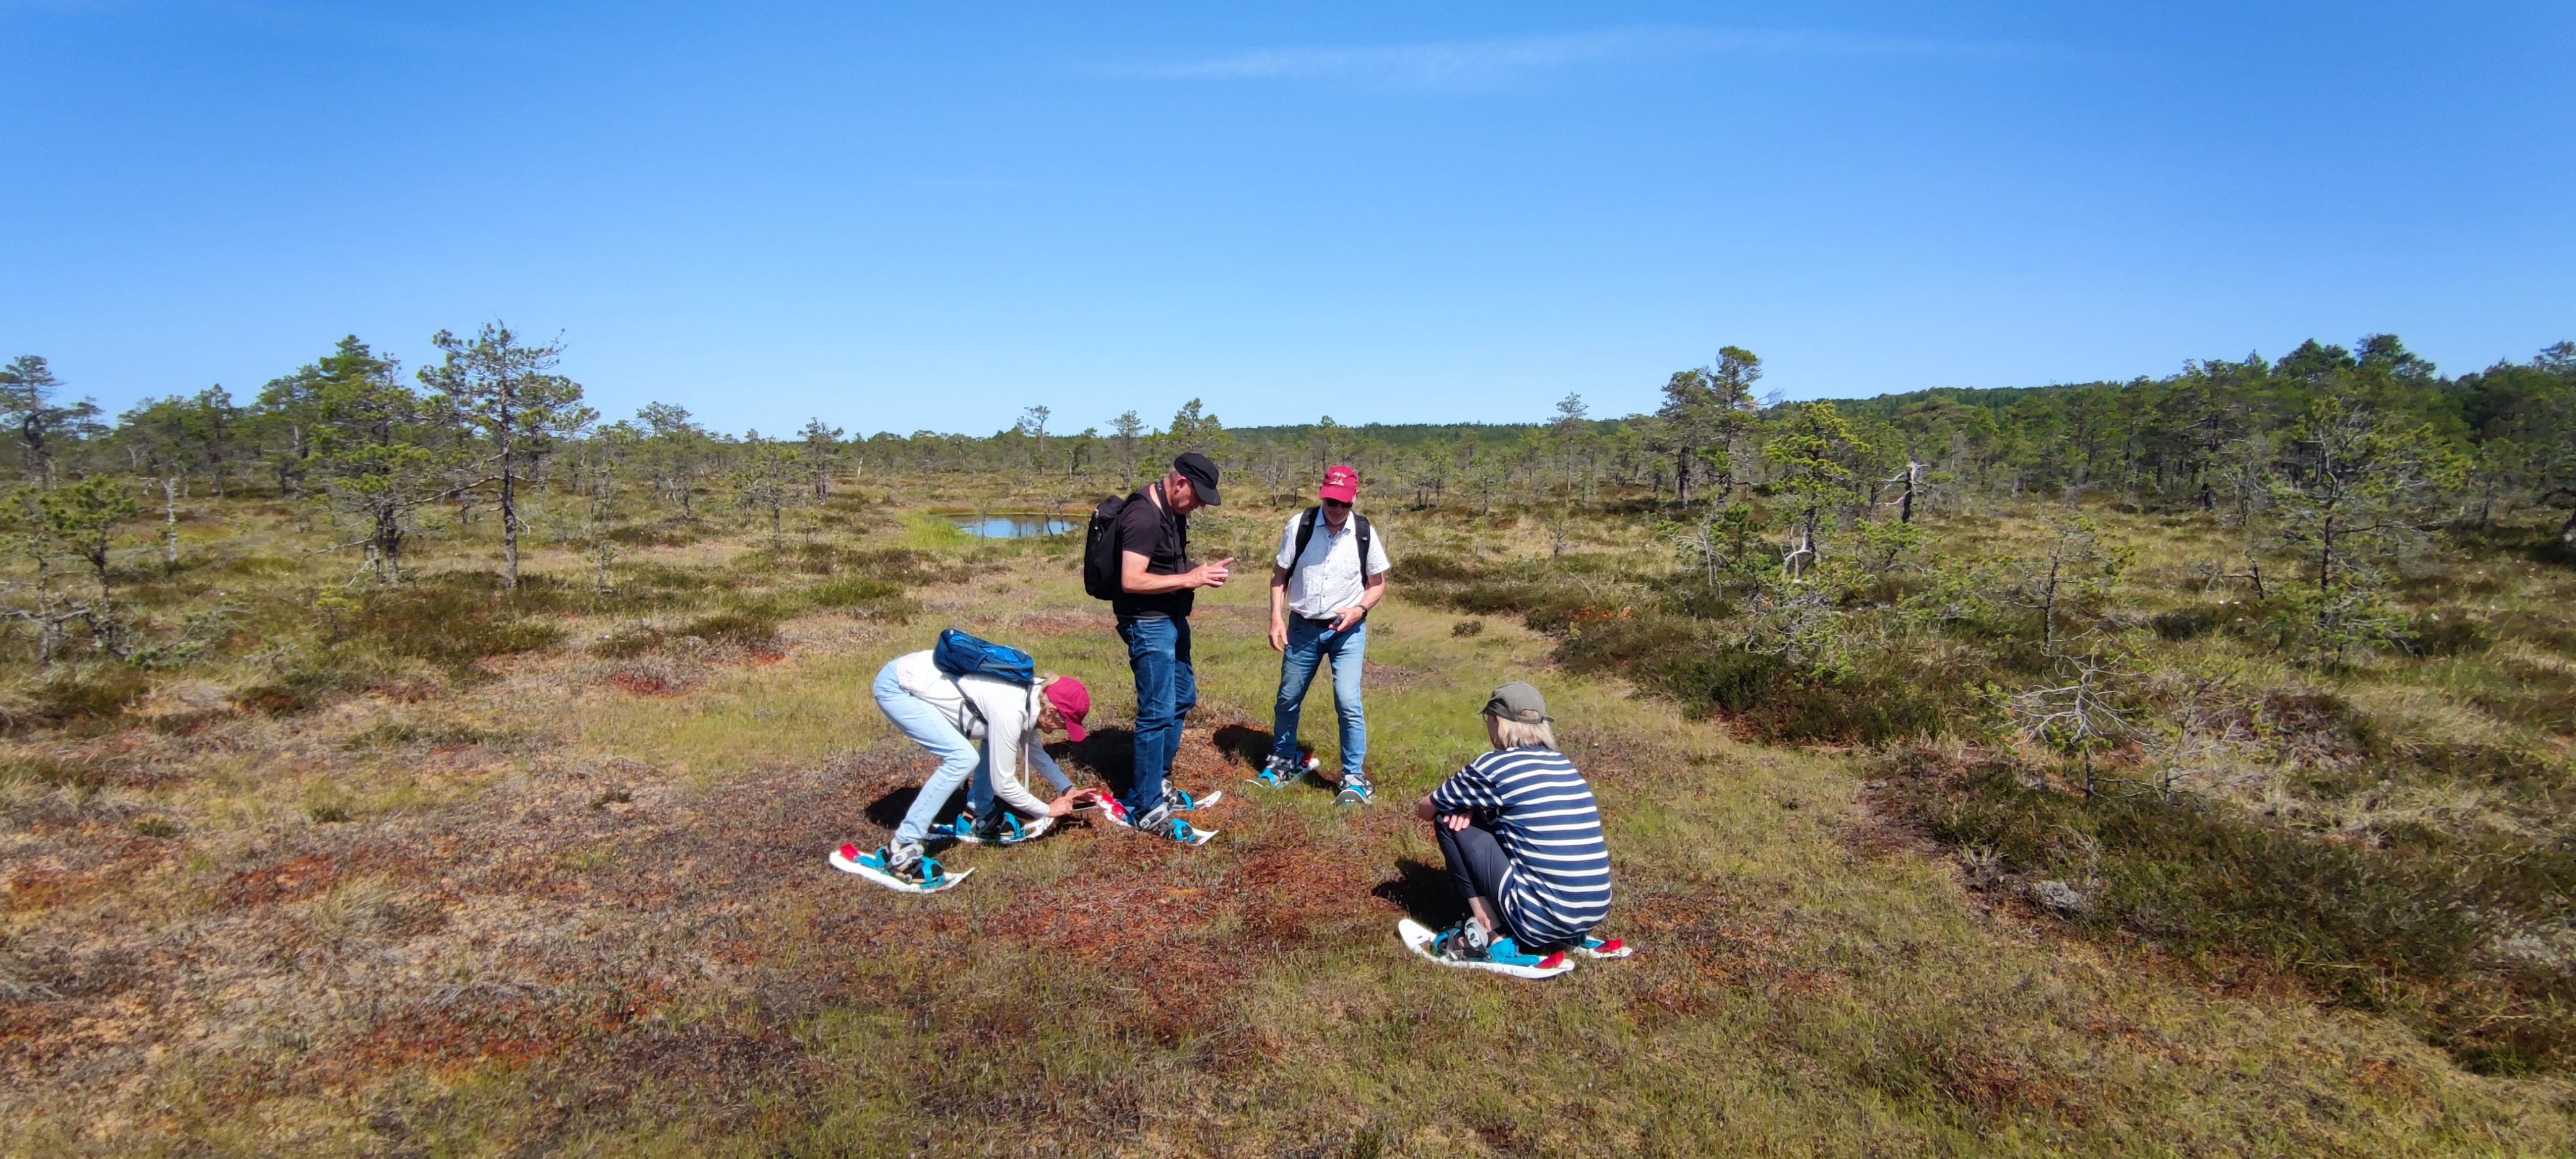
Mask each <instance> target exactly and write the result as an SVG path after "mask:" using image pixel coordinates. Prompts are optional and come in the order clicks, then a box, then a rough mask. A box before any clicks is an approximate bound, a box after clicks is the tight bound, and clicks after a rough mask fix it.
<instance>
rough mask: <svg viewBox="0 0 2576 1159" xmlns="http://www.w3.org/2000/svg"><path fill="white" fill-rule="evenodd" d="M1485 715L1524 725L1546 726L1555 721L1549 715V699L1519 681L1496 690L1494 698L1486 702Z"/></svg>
mask: <svg viewBox="0 0 2576 1159" xmlns="http://www.w3.org/2000/svg"><path fill="white" fill-rule="evenodd" d="M1485 715H1487V716H1499V717H1501V718H1503V719H1504V720H1517V721H1519V722H1521V723H1522V724H1545V723H1547V722H1548V721H1550V720H1553V719H1555V718H1554V717H1551V716H1549V715H1548V714H1547V698H1546V697H1544V696H1541V695H1539V694H1538V689H1535V688H1532V687H1530V686H1529V685H1526V684H1523V683H1521V682H1520V681H1518V680H1515V681H1512V682H1511V683H1509V684H1506V685H1504V686H1502V687H1500V688H1497V689H1495V690H1494V698H1493V699H1492V700H1488V701H1486V702H1485Z"/></svg>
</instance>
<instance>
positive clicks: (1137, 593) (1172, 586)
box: [1109, 451, 1234, 845]
mask: <svg viewBox="0 0 2576 1159" xmlns="http://www.w3.org/2000/svg"><path fill="white" fill-rule="evenodd" d="M1216 505H1217V494H1216V464H1215V463H1213V462H1210V461H1209V459H1208V457H1207V456H1205V455H1202V454H1200V453H1198V452H1196V451H1191V452H1189V453H1188V454H1185V455H1182V456H1181V457H1180V458H1177V459H1174V460H1172V469H1171V470H1170V471H1169V472H1167V473H1166V474H1164V476H1163V478H1162V481H1161V482H1158V483H1155V484H1154V485H1153V486H1150V487H1147V488H1145V489H1144V490H1142V491H1139V492H1137V493H1135V494H1134V495H1131V496H1129V497H1128V499H1127V506H1126V508H1125V509H1123V510H1121V511H1120V512H1119V513H1118V521H1117V526H1116V532H1115V534H1116V535H1117V544H1118V551H1119V561H1118V562H1119V593H1118V595H1117V597H1116V598H1114V599H1112V600H1110V602H1109V606H1110V610H1112V611H1114V612H1116V613H1117V614H1118V638H1119V639H1121V640H1124V641H1126V643H1127V666H1128V668H1129V669H1130V670H1131V671H1133V672H1134V673H1135V676H1136V783H1135V785H1134V786H1133V787H1132V788H1130V789H1129V790H1128V793H1127V797H1126V799H1125V800H1123V801H1121V802H1120V804H1122V805H1124V806H1126V814H1127V821H1128V823H1129V824H1130V825H1133V826H1135V827H1136V829H1137V830H1138V831H1140V832H1145V833H1151V834H1154V835H1155V836H1158V837H1165V838H1169V839H1171V840H1174V841H1179V842H1182V843H1184V844H1192V845H1195V844H1197V843H1198V842H1200V841H1201V840H1203V838H1202V837H1200V835H1199V834H1198V832H1197V831H1196V830H1194V829H1192V828H1190V823H1189V822H1187V821H1184V820H1181V819H1180V818H1179V817H1177V816H1174V815H1173V814H1175V813H1181V812H1186V811H1188V810H1189V808H1190V805H1191V802H1190V801H1189V799H1188V797H1187V795H1186V794H1179V793H1172V792H1168V791H1167V789H1168V785H1167V784H1166V778H1167V777H1168V776H1169V775H1170V773H1171V771H1172V757H1173V755H1174V754H1176V753H1178V752H1179V751H1180V748H1181V721H1182V719H1183V718H1184V717H1187V716H1188V715H1189V712H1190V709H1191V708H1193V707H1195V706H1197V704H1198V702H1199V686H1198V676H1197V674H1196V673H1195V672H1194V671H1192V669H1191V667H1190V604H1191V603H1192V601H1193V600H1194V599H1195V598H1196V594H1197V591H1198V589H1200V588H1213V587H1223V586H1225V581H1226V576H1227V574H1228V572H1229V571H1230V569H1232V567H1233V566H1234V560H1233V559H1232V558H1231V557H1228V558H1226V559H1221V560H1218V561H1216V562H1215V563H1204V564H1196V565H1193V564H1191V563H1190V560H1189V551H1190V512H1192V511H1195V510H1198V509H1199V508H1201V507H1214V506H1216Z"/></svg>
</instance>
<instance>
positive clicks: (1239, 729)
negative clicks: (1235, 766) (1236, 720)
mask: <svg viewBox="0 0 2576 1159" xmlns="http://www.w3.org/2000/svg"><path fill="white" fill-rule="evenodd" d="M1213 739H1214V740H1215V741H1216V751H1217V752H1219V753H1222V754H1224V755H1225V757H1226V759H1228V760H1231V761H1236V762H1240V763H1241V764H1242V765H1243V766H1244V767H1245V768H1251V769H1258V768H1260V767H1261V766H1263V765H1265V764H1268V763H1269V762H1270V746H1271V745H1272V744H1273V743H1275V738H1273V737H1272V736H1271V735H1270V730H1268V729H1261V728H1254V727H1252V726H1251V725H1248V724H1229V725H1227V726H1225V727H1224V728H1220V729H1218V730H1216V736H1215V737H1214V738H1213Z"/></svg>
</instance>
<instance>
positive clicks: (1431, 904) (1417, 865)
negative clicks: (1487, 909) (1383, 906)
mask: <svg viewBox="0 0 2576 1159" xmlns="http://www.w3.org/2000/svg"><path fill="white" fill-rule="evenodd" d="M1369 894H1370V895H1371V896H1373V897H1378V898H1381V899H1384V900H1386V901H1390V902H1394V903H1395V904H1397V905H1399V906H1402V907H1404V914H1405V916H1406V917H1409V918H1412V919H1413V920H1415V921H1417V922H1421V923H1422V924H1423V925H1426V926H1429V927H1431V928H1432V929H1435V930H1439V929H1447V928H1448V927H1449V926H1450V925H1451V924H1452V923H1454V922H1457V921H1458V920H1459V919H1461V918H1464V917H1466V916H1467V907H1466V906H1464V905H1461V904H1459V902H1458V893H1457V890H1456V889H1455V888H1453V887H1452V885H1451V883H1450V881H1449V872H1448V871H1447V870H1444V869H1442V868H1440V867H1439V866H1436V865H1430V864H1426V863H1424V862H1420V861H1416V860H1414V859H1412V858H1410V857H1399V858H1397V859H1396V860H1395V879H1394V880H1392V881H1383V882H1379V883H1378V886H1377V888H1375V889H1372V890H1370V891H1369Z"/></svg>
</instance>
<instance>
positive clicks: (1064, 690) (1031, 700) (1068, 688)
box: [831, 629, 1092, 893]
mask: <svg viewBox="0 0 2576 1159" xmlns="http://www.w3.org/2000/svg"><path fill="white" fill-rule="evenodd" d="M951 632H952V633H954V629H951ZM955 635H957V636H958V637H960V638H962V639H964V640H966V641H968V642H970V643H971V644H973V645H976V646H978V647H979V648H988V649H992V650H993V652H995V653H999V654H1007V657H1006V658H1007V659H1012V660H1016V661H1017V662H1018V663H1019V664H1020V665H1022V666H1024V667H1023V668H1022V671H1025V673H1026V675H1027V677H1028V679H1027V680H1026V682H1020V681H1017V680H1014V679H1012V678H1011V677H1012V676H1014V675H1016V674H1017V673H1015V672H1014V670H1013V668H1012V667H1011V665H1010V664H1008V663H1003V664H996V665H993V666H992V667H991V669H990V670H983V671H978V670H969V671H963V673H962V674H952V672H951V671H949V670H948V669H947V668H943V667H942V665H941V664H940V663H939V662H938V661H937V659H935V657H934V652H936V651H937V650H934V649H925V650H923V651H920V652H914V653H911V654H910V655H905V656H898V657H896V658H895V659H894V660H893V661H892V662H890V663H888V664H887V665H886V666H885V667H884V668H883V669H882V670H880V671H879V672H878V673H877V682H876V687H875V693H876V700H877V707H878V708H879V709H881V710H883V711H884V712H885V715H886V719H887V720H889V721H892V722H894V726H895V727H896V728H898V729H900V730H902V731H903V734H904V735H905V736H907V737H910V738H912V742H913V743H914V744H917V745H920V746H921V747H923V748H925V749H928V750H929V751H930V752H931V754H932V755H934V756H937V757H938V758H940V765H939V770H938V771H937V772H934V773H932V774H931V775H930V779H929V780H928V781H925V782H923V784H922V786H921V795H920V796H919V797H916V798H915V799H914V800H913V803H912V809H911V811H910V812H908V813H906V814H905V815H904V818H903V823H902V824H900V825H897V826H896V827H895V831H894V835H893V836H892V837H891V838H890V839H888V840H887V842H886V844H885V847H884V848H882V849H879V850H877V851H876V852H874V853H862V852H860V851H859V848H858V847H857V846H856V845H843V846H842V847H841V848H840V849H839V850H838V851H837V852H835V853H834V854H833V856H832V859H831V860H832V865H833V867H834V868H837V869H841V870H844V871H846V872H850V873H855V874H858V875H860V876H862V877H865V878H868V879H869V880H871V881H874V882H876V883H877V884H879V885H884V886H886V887H888V888H891V889H898V890H904V891H907V892H916V893H932V892H936V891H938V890H942V889H946V888H948V887H949V886H950V885H954V884H956V883H957V882H958V881H961V880H963V879H964V878H965V876H966V874H965V873H957V874H951V873H947V872H945V871H943V870H942V869H941V868H940V865H939V863H938V862H936V861H933V860H931V859H930V858H929V857H927V856H925V851H924V848H923V844H924V842H925V841H930V840H943V839H954V840H956V841H959V842H964V843H969V844H986V843H990V844H995V845H1012V844H1016V843H1018V842H1021V841H1026V840H1029V839H1030V838H1033V837H1036V836H1038V835H1039V834H1041V833H1044V832H1046V831H1047V828H1048V827H1049V826H1051V825H1053V824H1054V823H1055V821H1056V819H1057V818H1060V817H1064V816H1066V815H1068V814H1070V813H1072V812H1073V811H1074V810H1075V809H1078V808H1081V807H1083V806H1084V805H1086V804H1088V803H1089V801H1090V798H1091V796H1092V791H1091V790H1087V789H1075V788H1074V787H1073V781H1072V779H1071V778H1069V777H1067V776H1065V774H1064V770H1063V769H1062V768H1061V767H1059V766H1057V764H1056V763H1055V760H1054V758H1052V757H1049V756H1048V755H1047V752H1046V743H1047V741H1048V740H1049V739H1050V738H1053V737H1058V736H1061V737H1063V738H1064V739H1067V740H1071V741H1075V742H1079V741H1081V740H1082V738H1083V735H1084V729H1083V726H1082V719H1083V717H1084V716H1086V715H1088V714H1089V713H1090V711H1091V692H1090V690H1089V689H1088V688H1085V687H1084V686H1083V683H1082V682H1081V681H1079V680H1076V679H1074V678H1073V677H1070V676H1052V675H1046V676H1042V675H1038V674H1037V673H1036V672H1035V670H1034V668H1033V667H1025V666H1026V662H1027V656H1026V654H1025V653H1020V652H1018V651H1016V650H1013V649H1000V648H994V646H992V645H985V644H983V642H982V641H977V640H974V639H973V637H968V636H964V634H963V633H955ZM949 643H950V640H949V636H948V635H946V634H943V636H942V637H941V644H942V647H943V648H945V647H947V646H948V644H949ZM978 654H979V655H980V653H978ZM952 655H953V654H952ZM953 663H954V662H953V661H952V664H953ZM994 672H999V673H1000V674H999V675H995V674H993V673H994ZM979 742H980V745H979ZM1032 766H1034V767H1035V768H1036V769H1037V771H1038V773H1039V774H1040V775H1042V776H1044V777H1045V778H1046V781H1047V783H1048V784H1049V785H1051V786H1053V788H1054V790H1055V797H1054V798H1053V799H1052V800H1041V799H1039V798H1038V797H1037V796H1036V795H1035V794H1033V793H1031V792H1030V791H1029V789H1028V786H1027V785H1026V784H1025V783H1024V782H1023V780H1022V776H1023V772H1022V771H1023V770H1025V769H1027V768H1030V767H1032ZM961 784H962V785H965V786H966V787H967V788H966V814H965V815H963V816H961V817H959V818H958V819H957V820H956V821H955V822H954V823H952V824H949V825H935V824H934V822H935V821H936V820H937V819H938V816H939V810H940V809H941V808H942V807H944V806H946V805H947V803H948V798H949V797H950V796H952V795H954V794H955V793H956V792H957V787H958V786H959V785H961ZM966 872H967V873H972V872H974V871H973V870H968V871H966Z"/></svg>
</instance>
